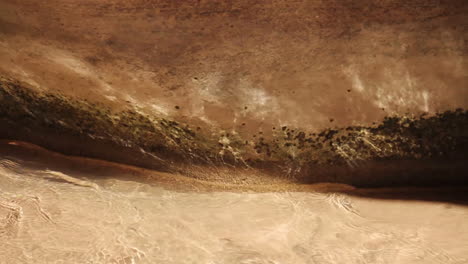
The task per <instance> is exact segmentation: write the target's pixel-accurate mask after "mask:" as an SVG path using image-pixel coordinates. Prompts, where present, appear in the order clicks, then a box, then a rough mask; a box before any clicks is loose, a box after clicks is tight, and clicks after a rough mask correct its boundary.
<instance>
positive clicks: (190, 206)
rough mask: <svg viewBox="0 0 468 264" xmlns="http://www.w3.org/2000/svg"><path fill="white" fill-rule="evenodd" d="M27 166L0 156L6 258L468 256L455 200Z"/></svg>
mask: <svg viewBox="0 0 468 264" xmlns="http://www.w3.org/2000/svg"><path fill="white" fill-rule="evenodd" d="M25 164H27V161H26V160H20V159H18V158H13V157H9V156H7V155H3V157H1V159H0V245H1V246H0V263H207V264H208V263H210V264H214V263H236V264H237V263H241V264H260V263H262V264H263V263H264V264H280V263H287V264H289V263H298V264H306V263H468V221H466V219H468V207H465V206H463V205H460V204H456V203H446V202H437V201H434V202H428V201H415V200H413V201H400V200H379V199H370V198H363V197H353V196H349V195H345V194H339V193H314V192H270V193H268V192H267V193H255V192H226V191H223V192H221V191H214V192H194V191H190V192H189V191H174V190H169V189H167V188H166V189H165V188H163V187H161V186H159V185H158V184H157V183H154V184H148V183H144V182H137V181H132V180H126V179H122V178H112V177H105V178H104V177H95V178H89V177H88V178H86V177H76V175H73V174H72V173H66V172H64V171H58V170H51V169H47V168H40V169H39V168H36V169H33V168H32V167H31V166H29V165H30V163H28V164H29V165H28V166H25ZM83 166H86V164H83ZM96 173H97V174H99V172H96ZM97 176H98V175H97Z"/></svg>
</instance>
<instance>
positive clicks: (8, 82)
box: [0, 77, 468, 187]
mask: <svg viewBox="0 0 468 264" xmlns="http://www.w3.org/2000/svg"><path fill="white" fill-rule="evenodd" d="M0 103H1V107H0V122H1V124H2V125H1V127H0V137H3V138H8V139H16V140H24V141H28V142H31V143H34V144H37V145H40V146H43V147H46V148H49V149H51V150H54V151H59V152H62V153H64V154H68V155H80V156H87V157H92V158H99V159H104V160H110V161H115V162H121V163H126V164H130V165H136V166H141V167H145V168H150V169H156V170H160V171H168V172H173V173H180V174H182V175H186V176H189V177H195V178H201V179H207V180H220V179H221V180H222V181H234V182H237V181H238V180H239V178H242V179H243V180H247V181H248V179H246V178H249V176H248V175H267V176H268V177H270V178H282V179H286V180H288V181H292V182H297V183H317V182H337V183H346V184H352V185H355V186H374V187H375V186H389V185H390V186H391V185H428V184H459V183H464V182H466V179H465V178H466V177H464V176H463V175H465V174H466V171H467V165H466V162H465V161H466V160H467V147H468V112H467V111H466V110H463V109H456V110H453V111H446V112H443V113H437V114H435V115H433V116H426V115H421V116H411V115H407V116H389V117H386V118H385V119H384V120H383V121H382V122H381V123H379V124H376V125H373V126H369V127H366V126H349V127H344V128H329V129H326V130H323V131H319V132H308V131H302V130H300V129H298V128H290V127H286V126H282V127H281V126H277V127H274V128H272V135H273V136H268V137H267V136H264V131H258V133H257V134H256V135H252V137H249V138H248V139H247V138H242V137H241V136H240V135H239V134H238V133H236V132H235V131H234V130H232V131H230V132H226V131H217V130H216V129H215V128H210V127H204V128H200V127H196V128H193V127H190V126H189V125H187V124H182V123H179V122H176V121H174V120H169V119H167V118H161V117H157V116H150V115H146V114H142V113H139V112H138V111H135V110H126V111H121V112H115V111H112V110H111V109H109V108H108V107H106V106H104V105H101V104H97V103H93V102H91V101H88V100H78V99H73V98H70V97H67V96H63V95H60V94H58V93H48V92H44V91H39V90H37V89H34V88H32V87H29V86H28V85H27V84H25V83H21V82H18V81H16V80H12V79H8V78H4V77H1V78H0ZM226 172H229V173H226ZM246 175H247V176H246ZM236 177H237V178H236Z"/></svg>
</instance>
